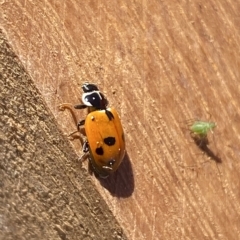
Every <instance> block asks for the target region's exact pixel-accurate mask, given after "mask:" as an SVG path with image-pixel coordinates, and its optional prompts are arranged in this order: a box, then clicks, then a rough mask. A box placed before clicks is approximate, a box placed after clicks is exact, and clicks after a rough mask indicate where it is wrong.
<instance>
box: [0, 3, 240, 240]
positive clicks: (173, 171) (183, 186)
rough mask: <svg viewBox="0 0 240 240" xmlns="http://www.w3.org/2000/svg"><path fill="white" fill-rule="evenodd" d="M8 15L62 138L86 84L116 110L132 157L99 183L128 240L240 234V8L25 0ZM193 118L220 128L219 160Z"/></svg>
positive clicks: (215, 142)
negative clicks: (66, 105)
mask: <svg viewBox="0 0 240 240" xmlns="http://www.w3.org/2000/svg"><path fill="white" fill-rule="evenodd" d="M1 12H2V15H1V17H0V19H1V20H0V22H1V26H0V27H1V28H2V29H3V31H4V33H5V34H6V36H7V38H8V40H9V42H10V43H11V45H12V46H13V48H14V50H15V52H16V54H17V55H18V56H19V58H20V59H21V61H22V63H23V65H24V67H25V68H26V70H27V71H28V73H29V74H30V76H31V77H32V79H33V80H34V82H35V84H36V86H37V88H38V89H39V91H40V92H41V94H42V96H43V98H44V100H45V102H46V104H47V106H48V107H49V109H50V110H51V112H52V113H53V114H54V116H55V118H56V120H57V121H58V124H59V127H60V128H61V130H62V131H63V132H64V133H66V134H68V133H69V132H71V131H74V130H75V129H76V127H75V123H74V121H73V118H72V116H71V114H70V113H69V112H59V111H58V105H59V104H60V103H63V102H70V103H72V104H76V103H79V102H80V97H81V88H80V87H81V84H82V83H83V82H85V81H90V82H94V83H96V84H98V85H99V87H100V89H101V90H102V91H103V92H104V93H105V94H106V96H107V97H108V100H109V102H110V105H112V106H114V107H116V108H117V109H118V111H119V114H120V116H121V119H122V123H123V126H124V130H125V134H126V144H127V156H126V158H125V161H124V163H123V165H122V166H121V168H120V169H119V171H118V172H117V173H116V174H115V175H113V176H112V177H110V178H109V179H107V180H105V181H102V180H101V181H99V180H98V179H96V178H94V177H92V181H93V182H94V184H95V186H96V188H97V190H98V191H99V192H100V194H101V195H102V196H103V198H104V199H105V201H106V203H107V204H108V206H109V208H110V209H111V211H112V212H113V214H114V216H115V217H116V219H117V221H118V222H119V223H120V225H121V226H122V227H123V229H124V231H125V233H126V235H127V236H128V238H129V239H239V238H240V232H239V225H240V201H239V199H240V182H239V173H240V163H239V157H240V147H239V146H240V145H239V136H240V109H239V106H240V104H239V103H240V98H239V95H240V89H239V76H240V74H239V73H240V70H239V66H240V60H239V55H240V48H239V42H240V37H239V36H240V34H239V33H240V28H239V26H240V18H239V12H240V3H238V2H236V1H227V2H226V1H223V0H220V1H218V2H215V1H213V0H209V1H206V0H203V1H200V2H189V1H180V2H179V1H171V2H169V1H164V0H163V1H156V0H154V1H150V2H149V1H135V2H129V1H111V2H109V1H101V0H98V1H84V2H83V1H81V2H79V1H75V0H73V1H64V2H57V1H48V0H46V1H44V3H42V2H35V1H20V0H17V1H14V3H13V2H4V1H2V2H1ZM85 114H86V113H85V112H81V111H77V112H76V117H77V118H78V119H82V118H84V116H85ZM196 118H199V119H202V120H208V121H210V120H211V121H214V122H216V123H217V128H216V130H215V131H214V135H210V136H209V141H210V144H209V146H208V147H209V149H210V150H211V151H212V153H213V156H209V155H208V154H204V153H203V152H202V150H201V149H200V148H199V147H198V146H197V145H196V144H195V143H194V142H193V141H192V139H191V137H190V134H189V131H188V130H187V129H186V128H187V123H186V122H187V121H188V120H189V119H196ZM72 144H73V146H74V148H75V149H76V152H77V153H78V154H79V152H80V150H81V144H80V142H79V141H78V140H75V141H73V142H72ZM214 156H215V157H214ZM217 158H218V159H221V163H218V162H216V161H215V160H216V159H217ZM85 166H86V167H87V164H85ZM79 191H80V190H79Z"/></svg>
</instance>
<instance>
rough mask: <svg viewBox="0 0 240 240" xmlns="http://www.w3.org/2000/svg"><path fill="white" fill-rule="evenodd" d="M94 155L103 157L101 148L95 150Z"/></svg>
mask: <svg viewBox="0 0 240 240" xmlns="http://www.w3.org/2000/svg"><path fill="white" fill-rule="evenodd" d="M96 154H97V155H103V148H102V147H99V148H96Z"/></svg>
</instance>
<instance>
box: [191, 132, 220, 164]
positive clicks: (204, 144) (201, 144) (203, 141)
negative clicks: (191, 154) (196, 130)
mask: <svg viewBox="0 0 240 240" xmlns="http://www.w3.org/2000/svg"><path fill="white" fill-rule="evenodd" d="M192 139H193V140H194V142H195V144H196V145H197V146H198V148H199V149H200V150H201V151H202V152H203V153H204V154H206V155H207V156H208V157H209V158H210V159H211V160H213V161H215V162H216V163H222V159H221V158H220V157H219V156H217V155H216V154H215V153H214V152H213V151H212V150H211V149H210V148H209V147H208V145H209V141H208V138H207V137H204V138H199V137H197V136H192Z"/></svg>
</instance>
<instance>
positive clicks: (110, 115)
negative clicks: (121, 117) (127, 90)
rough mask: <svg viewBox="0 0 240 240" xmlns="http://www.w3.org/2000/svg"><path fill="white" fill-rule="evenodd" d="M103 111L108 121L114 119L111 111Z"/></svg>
mask: <svg viewBox="0 0 240 240" xmlns="http://www.w3.org/2000/svg"><path fill="white" fill-rule="evenodd" d="M105 113H106V114H107V117H108V119H109V121H111V120H112V119H114V116H113V114H112V112H111V111H109V110H107V109H106V110H105Z"/></svg>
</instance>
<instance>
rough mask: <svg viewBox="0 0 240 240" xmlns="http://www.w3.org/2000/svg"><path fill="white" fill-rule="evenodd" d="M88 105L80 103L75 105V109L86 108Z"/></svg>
mask: <svg viewBox="0 0 240 240" xmlns="http://www.w3.org/2000/svg"><path fill="white" fill-rule="evenodd" d="M87 107H88V106H87V105H85V104H79V105H75V106H74V108H75V109H84V108H87Z"/></svg>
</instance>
